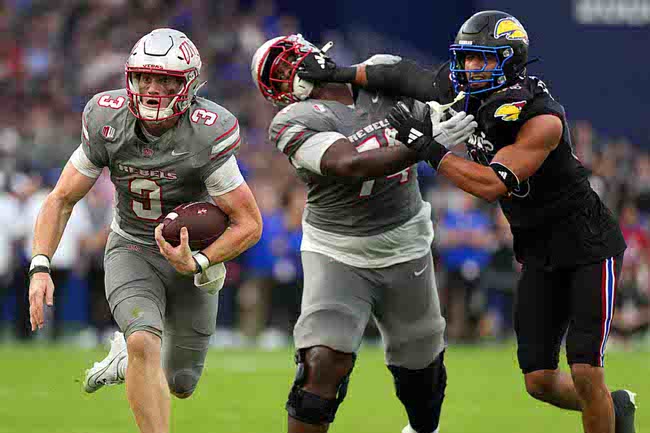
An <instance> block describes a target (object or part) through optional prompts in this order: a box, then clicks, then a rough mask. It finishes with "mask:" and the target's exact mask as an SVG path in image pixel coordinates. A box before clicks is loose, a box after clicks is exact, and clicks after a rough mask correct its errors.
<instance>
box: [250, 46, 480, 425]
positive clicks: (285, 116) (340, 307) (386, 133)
mask: <svg viewBox="0 0 650 433" xmlns="http://www.w3.org/2000/svg"><path fill="white" fill-rule="evenodd" d="M310 52H319V50H318V49H317V48H316V47H314V46H313V45H312V44H310V43H309V42H307V41H306V40H304V39H303V38H302V36H300V35H291V36H288V37H279V38H275V39H272V40H270V41H268V42H266V43H265V44H264V45H262V46H261V47H260V48H259V49H258V50H257V52H256V53H255V55H254V56H253V60H252V64H251V72H252V75H253V80H254V81H255V83H256V84H257V86H258V88H259V89H260V91H261V92H262V94H263V95H264V96H265V97H266V98H267V99H268V100H270V101H271V102H273V103H275V104H276V105H281V106H282V105H286V107H285V108H284V109H283V110H282V111H280V112H279V113H278V114H277V115H276V116H275V118H274V119H273V121H272V123H271V126H270V128H269V138H270V141H271V142H273V143H274V144H275V146H276V147H277V148H278V149H279V150H280V151H282V152H283V153H284V154H285V155H286V156H287V157H288V158H289V161H290V162H291V164H292V165H293V166H294V167H295V168H296V170H297V172H298V174H299V176H300V177H301V179H302V180H303V181H304V182H305V183H306V184H307V186H308V199H307V206H306V208H305V213H304V220H303V240H302V246H301V250H302V262H303V266H304V275H305V281H304V289H303V299H302V307H301V314H300V317H299V319H298V322H297V323H296V326H295V329H294V340H295V345H296V348H297V353H296V363H297V364H298V370H297V373H296V379H295V382H294V384H293V386H292V388H291V391H290V393H289V398H288V401H287V404H286V409H287V411H288V413H289V418H288V431H289V433H299V432H300V433H304V432H309V433H311V432H325V431H327V430H328V428H329V425H330V423H331V422H332V421H333V420H334V417H335V414H336V411H337V409H338V406H339V404H340V403H341V402H342V401H343V399H344V397H345V394H346V391H347V386H348V382H349V377H350V374H351V372H352V368H353V366H354V361H355V353H356V352H357V351H358V349H359V346H360V344H361V339H362V336H363V332H364V329H365V327H366V324H367V322H368V320H369V318H370V316H371V315H372V316H373V317H374V319H375V320H376V322H377V324H378V327H379V330H380V331H381V335H382V338H383V341H384V345H385V358H386V364H387V366H388V369H389V370H390V372H391V373H392V374H393V377H394V381H395V388H396V392H397V395H398V397H399V399H400V400H401V402H402V403H403V405H404V407H405V409H406V412H407V415H408V419H409V425H407V426H406V427H405V428H404V430H403V432H404V433H413V432H415V433H431V432H434V431H435V432H437V431H438V422H439V417H440V410H441V406H442V401H443V398H444V389H445V386H446V374H445V368H444V363H443V352H444V341H443V332H444V328H445V320H444V319H443V318H442V316H441V315H440V307H439V301H438V294H437V290H436V285H435V280H434V272H433V261H432V256H431V242H432V240H433V227H432V223H431V210H430V206H429V205H428V204H427V203H426V202H424V201H423V200H422V197H421V195H420V191H419V189H418V186H417V181H416V171H415V167H414V166H413V165H414V164H415V163H417V162H418V161H420V160H426V159H427V156H426V155H424V154H422V153H420V152H415V151H411V150H410V149H408V148H407V147H406V146H404V145H402V144H401V143H399V142H397V141H395V140H394V139H393V134H392V133H393V131H392V130H391V129H390V127H389V125H388V122H387V121H386V119H385V116H386V114H387V113H388V111H389V110H390V108H391V107H392V105H393V102H394V101H392V100H390V99H388V98H386V97H384V96H382V95H379V94H370V93H367V92H365V91H363V90H359V89H350V88H349V87H347V86H345V85H337V84H334V85H331V84H328V85H326V86H324V87H314V85H313V84H312V83H310V82H307V81H305V80H302V79H300V78H299V77H298V76H297V74H296V72H297V70H298V69H299V67H300V63H301V62H302V60H303V59H304V58H305V57H306V56H307V54H309V53H310ZM391 60H392V61H395V60H394V58H393V59H391V58H388V57H387V56H376V57H374V58H372V59H369V62H378V61H391ZM428 108H429V107H427V106H426V105H424V104H420V103H417V104H416V105H414V107H413V110H414V112H416V113H419V115H420V116H426V115H429V110H428ZM472 120H473V118H472V117H471V116H466V115H465V113H459V114H458V115H456V116H455V117H453V118H452V119H450V120H448V121H446V122H442V123H440V124H439V125H440V131H439V133H440V135H438V137H437V139H438V140H440V142H441V144H444V145H445V146H450V147H451V146H452V145H455V144H457V143H460V142H463V141H465V140H466V139H467V138H468V137H469V135H470V134H471V133H472V131H473V130H474V128H475V126H476V123H475V122H473V121H472Z"/></svg>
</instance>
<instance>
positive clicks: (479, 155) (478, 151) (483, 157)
mask: <svg viewBox="0 0 650 433" xmlns="http://www.w3.org/2000/svg"><path fill="white" fill-rule="evenodd" d="M465 147H466V148H467V154H468V155H469V157H470V158H472V160H474V162H476V163H478V164H481V165H485V166H488V165H490V161H491V160H492V158H491V157H490V155H489V153H488V152H487V150H485V147H483V145H482V144H481V142H480V140H472V139H470V140H469V141H467V143H466V144H465Z"/></svg>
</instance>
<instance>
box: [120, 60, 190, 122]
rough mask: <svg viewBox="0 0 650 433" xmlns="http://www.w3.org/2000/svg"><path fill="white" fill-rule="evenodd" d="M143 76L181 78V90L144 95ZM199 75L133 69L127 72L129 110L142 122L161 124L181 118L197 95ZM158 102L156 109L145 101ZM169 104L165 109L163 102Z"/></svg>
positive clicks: (183, 72) (188, 72)
mask: <svg viewBox="0 0 650 433" xmlns="http://www.w3.org/2000/svg"><path fill="white" fill-rule="evenodd" d="M141 74H156V75H164V76H168V77H175V78H179V79H180V80H181V81H182V84H181V86H180V89H179V90H178V91H176V92H175V93H169V94H160V95H153V94H149V93H143V92H142V91H141V90H140V82H139V79H140V77H141ZM197 80H198V73H197V72H196V71H195V70H188V71H178V72H177V71H164V70H156V69H149V68H131V67H127V70H126V89H127V93H128V95H129V109H130V110H131V113H133V115H134V116H135V117H137V118H138V119H140V120H145V121H153V122H159V121H162V120H166V119H170V118H172V117H176V116H180V115H181V114H183V113H184V112H185V111H186V110H187V109H188V108H189V106H190V104H191V102H192V101H191V99H192V97H193V96H190V95H194V94H196V90H197V87H198V81H197ZM152 99H153V100H157V101H158V104H157V106H156V107H153V106H150V105H146V104H145V103H144V102H143V101H147V100H152ZM165 99H167V100H169V103H168V104H167V106H166V107H163V101H164V100H165Z"/></svg>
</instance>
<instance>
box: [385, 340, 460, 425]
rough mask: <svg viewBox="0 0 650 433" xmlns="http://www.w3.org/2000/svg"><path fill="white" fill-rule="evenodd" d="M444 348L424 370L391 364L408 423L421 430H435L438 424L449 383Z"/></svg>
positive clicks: (398, 396)
mask: <svg viewBox="0 0 650 433" xmlns="http://www.w3.org/2000/svg"><path fill="white" fill-rule="evenodd" d="M443 355H444V352H441V353H440V355H438V357H437V358H436V359H435V360H433V362H432V363H431V364H429V365H428V366H427V367H425V368H423V369H421V370H410V369H408V368H404V367H398V366H394V365H389V366H388V369H389V370H390V372H391V374H392V375H393V381H394V383H395V393H396V394H397V398H399V400H400V401H401V402H402V404H403V405H404V408H405V409H406V413H407V415H408V418H409V424H410V425H411V427H413V428H414V429H415V430H416V431H418V432H423V433H425V432H426V433H428V432H433V431H435V430H436V429H437V428H438V423H439V422H440V412H441V410H442V402H443V400H444V398H445V388H446V387H447V371H446V370H445V364H444V356H443Z"/></svg>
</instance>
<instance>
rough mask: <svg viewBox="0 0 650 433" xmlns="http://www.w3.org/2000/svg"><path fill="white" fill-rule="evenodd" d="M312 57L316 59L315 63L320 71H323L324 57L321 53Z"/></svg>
mask: <svg viewBox="0 0 650 433" xmlns="http://www.w3.org/2000/svg"><path fill="white" fill-rule="evenodd" d="M314 57H315V58H316V61H317V62H318V64H319V65H320V67H321V69H325V56H324V55H323V53H318V54H316V55H315V56H314Z"/></svg>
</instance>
